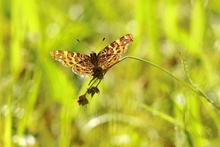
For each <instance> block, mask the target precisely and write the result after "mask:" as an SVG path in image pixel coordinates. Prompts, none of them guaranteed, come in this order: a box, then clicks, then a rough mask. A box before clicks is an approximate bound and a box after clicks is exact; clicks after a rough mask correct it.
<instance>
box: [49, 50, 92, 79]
mask: <svg viewBox="0 0 220 147" xmlns="http://www.w3.org/2000/svg"><path fill="white" fill-rule="evenodd" d="M50 55H51V56H52V57H53V59H55V60H57V61H59V62H61V63H62V64H63V65H65V66H70V67H72V71H73V72H74V73H76V74H79V75H92V74H93V71H92V69H93V68H94V65H93V64H92V63H91V59H90V56H88V55H85V54H80V53H76V52H71V51H61V50H56V51H55V50H53V51H51V52H50Z"/></svg>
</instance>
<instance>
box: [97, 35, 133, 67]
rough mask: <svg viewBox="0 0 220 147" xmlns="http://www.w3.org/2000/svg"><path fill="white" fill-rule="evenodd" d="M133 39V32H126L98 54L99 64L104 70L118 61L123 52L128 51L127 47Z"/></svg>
mask: <svg viewBox="0 0 220 147" xmlns="http://www.w3.org/2000/svg"><path fill="white" fill-rule="evenodd" d="M132 41H133V36H132V34H126V35H124V36H122V37H121V38H119V39H118V40H115V41H113V42H112V43H111V44H110V45H108V46H106V47H105V48H104V49H103V50H101V51H100V52H99V54H98V61H99V66H100V67H101V68H102V69H103V70H107V69H108V68H110V67H111V66H112V65H114V64H115V63H116V62H118V60H119V59H120V57H121V54H123V53H125V52H126V51H127V47H128V45H129V44H130V43H131V42H132Z"/></svg>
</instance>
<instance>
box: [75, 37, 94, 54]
mask: <svg viewBox="0 0 220 147" xmlns="http://www.w3.org/2000/svg"><path fill="white" fill-rule="evenodd" d="M76 41H77V42H79V43H82V42H81V41H80V40H79V39H76ZM82 45H83V46H84V47H85V48H86V49H88V50H90V51H91V49H90V48H89V47H88V46H87V45H86V44H85V43H82Z"/></svg>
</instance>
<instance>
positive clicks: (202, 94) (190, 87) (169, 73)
mask: <svg viewBox="0 0 220 147" xmlns="http://www.w3.org/2000/svg"><path fill="white" fill-rule="evenodd" d="M127 58H130V59H134V60H137V61H141V62H144V63H147V64H150V65H151V66H154V67H156V68H158V69H160V70H162V71H163V72H165V73H167V74H168V75H170V76H171V77H173V78H174V79H176V80H177V81H179V82H180V83H182V84H183V85H185V86H187V87H188V88H189V89H191V90H192V91H193V92H195V93H197V94H199V95H201V96H202V97H204V98H205V99H206V100H207V101H208V102H210V103H211V104H212V105H213V106H214V107H216V108H217V109H219V110H220V106H218V105H216V104H215V103H214V102H213V101H211V100H210V99H209V98H208V96H207V95H206V94H205V93H204V92H203V91H202V90H200V89H198V88H197V87H195V86H194V85H192V82H190V84H191V85H190V84H188V83H186V82H185V81H183V80H181V79H179V78H178V77H176V76H175V75H174V74H172V73H171V72H169V71H168V70H166V69H164V68H162V67H160V66H158V65H156V64H154V63H152V62H150V61H147V60H144V59H141V58H138V57H134V56H125V57H123V58H121V59H120V60H119V61H118V62H117V63H115V64H114V65H112V66H115V65H116V64H118V63H120V62H121V61H123V60H125V59H127ZM184 65H185V64H184ZM183 67H184V68H185V66H183ZM184 70H186V69H184ZM187 76H189V75H187ZM188 79H189V77H188ZM190 81H191V80H190Z"/></svg>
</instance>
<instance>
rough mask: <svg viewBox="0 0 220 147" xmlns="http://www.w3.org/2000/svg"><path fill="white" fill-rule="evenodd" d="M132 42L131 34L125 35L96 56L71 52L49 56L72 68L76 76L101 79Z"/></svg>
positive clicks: (61, 52) (60, 52)
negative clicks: (89, 76)
mask: <svg viewBox="0 0 220 147" xmlns="http://www.w3.org/2000/svg"><path fill="white" fill-rule="evenodd" d="M132 41H133V36H132V34H126V35H124V36H122V37H121V38H119V39H118V40H116V41H113V42H112V43H111V44H110V45H108V46H106V47H105V48H104V49H102V50H101V51H100V52H99V53H98V54H96V53H95V52H92V53H90V55H89V56H88V55H86V54H81V53H77V52H72V51H61V50H53V51H51V52H50V55H51V56H52V58H53V59H55V60H58V61H60V62H61V63H62V64H63V65H65V66H68V67H72V71H73V72H74V73H76V74H78V75H81V76H84V75H92V76H93V77H95V78H98V79H102V78H103V76H104V74H105V73H106V72H107V70H108V69H109V68H110V67H111V66H113V65H114V64H115V63H116V62H118V61H119V59H120V57H121V54H123V53H124V52H126V50H127V46H128V45H129V43H130V42H132Z"/></svg>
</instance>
